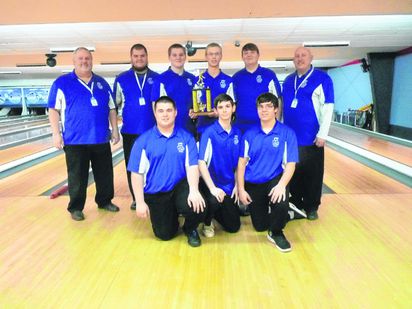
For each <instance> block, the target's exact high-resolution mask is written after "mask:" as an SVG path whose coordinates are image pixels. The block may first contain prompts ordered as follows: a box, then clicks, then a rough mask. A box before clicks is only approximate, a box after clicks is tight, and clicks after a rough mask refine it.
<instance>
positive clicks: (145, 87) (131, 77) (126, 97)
mask: <svg viewBox="0 0 412 309" xmlns="http://www.w3.org/2000/svg"><path fill="white" fill-rule="evenodd" d="M158 75H159V74H158V73H156V72H153V71H152V70H150V69H148V70H147V72H146V74H137V73H136V72H135V70H134V69H133V68H131V69H129V70H127V71H125V72H123V73H121V74H120V75H119V76H117V77H116V80H115V82H114V93H115V98H116V103H117V104H118V105H122V116H123V125H122V130H121V132H122V133H126V134H139V135H140V134H142V133H143V132H144V131H146V130H148V129H150V128H151V127H153V126H154V125H155V123H156V121H155V118H154V115H153V108H152V100H151V94H152V87H153V84H154V81H155V79H156V78H157V76H158ZM137 79H138V80H139V84H140V87H139V84H138V83H137ZM142 98H143V99H142Z"/></svg>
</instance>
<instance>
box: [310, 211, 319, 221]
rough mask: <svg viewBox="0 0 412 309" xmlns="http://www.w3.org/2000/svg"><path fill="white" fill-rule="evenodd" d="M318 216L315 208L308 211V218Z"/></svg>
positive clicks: (314, 218)
mask: <svg viewBox="0 0 412 309" xmlns="http://www.w3.org/2000/svg"><path fill="white" fill-rule="evenodd" d="M318 218H319V216H318V212H317V211H316V210H311V211H309V212H308V220H311V221H314V220H317V219H318Z"/></svg>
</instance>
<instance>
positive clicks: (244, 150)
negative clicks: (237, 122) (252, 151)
mask: <svg viewBox="0 0 412 309" xmlns="http://www.w3.org/2000/svg"><path fill="white" fill-rule="evenodd" d="M249 145H250V144H249V141H248V139H247V134H245V135H243V136H242V139H241V142H240V153H239V157H240V158H249Z"/></svg>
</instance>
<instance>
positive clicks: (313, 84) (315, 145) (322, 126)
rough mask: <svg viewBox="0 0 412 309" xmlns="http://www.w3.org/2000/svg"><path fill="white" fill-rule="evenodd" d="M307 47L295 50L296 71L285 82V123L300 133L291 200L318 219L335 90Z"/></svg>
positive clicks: (308, 216)
mask: <svg viewBox="0 0 412 309" xmlns="http://www.w3.org/2000/svg"><path fill="white" fill-rule="evenodd" d="M312 60H313V56H312V53H311V52H310V50H309V49H308V48H306V47H299V48H297V49H296V51H295V55H294V58H293V63H294V64H295V67H296V72H294V73H292V74H290V75H289V76H288V77H287V78H286V79H285V81H284V83H283V100H284V113H283V119H284V123H285V124H286V125H288V126H289V127H291V128H292V129H293V130H294V131H295V133H296V136H297V139H298V146H299V163H298V164H296V171H295V174H294V175H293V178H292V180H291V183H290V194H291V198H290V201H291V203H293V204H294V205H295V206H296V207H298V208H300V209H303V210H305V211H306V215H307V218H308V219H309V220H316V219H317V218H318V213H317V211H318V208H319V205H320V203H321V196H322V183H323V172H324V156H325V154H324V146H325V143H326V137H327V136H328V131H329V127H330V123H331V121H332V114H333V106H334V92H333V83H332V79H331V78H330V77H329V75H328V74H327V73H325V72H323V71H321V70H318V69H316V68H315V67H314V66H312Z"/></svg>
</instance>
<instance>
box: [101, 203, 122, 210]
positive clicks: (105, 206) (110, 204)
mask: <svg viewBox="0 0 412 309" xmlns="http://www.w3.org/2000/svg"><path fill="white" fill-rule="evenodd" d="M99 209H104V210H107V211H111V212H117V211H119V210H120V208H119V207H117V206H116V205H115V204H113V203H109V204H107V205H104V206H99Z"/></svg>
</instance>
